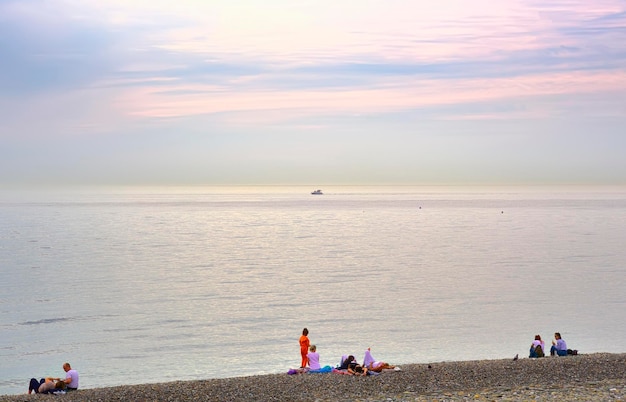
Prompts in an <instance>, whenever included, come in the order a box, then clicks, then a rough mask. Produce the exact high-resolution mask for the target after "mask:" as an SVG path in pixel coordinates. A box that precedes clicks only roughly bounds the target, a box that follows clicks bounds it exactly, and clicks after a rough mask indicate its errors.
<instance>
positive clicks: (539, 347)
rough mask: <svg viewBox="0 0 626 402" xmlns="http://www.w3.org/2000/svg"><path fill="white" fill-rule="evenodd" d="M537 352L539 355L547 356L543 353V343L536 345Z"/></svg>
mask: <svg viewBox="0 0 626 402" xmlns="http://www.w3.org/2000/svg"><path fill="white" fill-rule="evenodd" d="M535 354H537V357H544V356H545V355H544V354H543V348H542V347H541V345H537V346H536V347H535Z"/></svg>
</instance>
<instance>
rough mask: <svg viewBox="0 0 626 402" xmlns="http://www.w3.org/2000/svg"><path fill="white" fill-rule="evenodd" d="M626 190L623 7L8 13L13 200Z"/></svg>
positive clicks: (264, 3)
mask: <svg viewBox="0 0 626 402" xmlns="http://www.w3.org/2000/svg"><path fill="white" fill-rule="evenodd" d="M248 184H268V185H283V184H306V185H312V186H313V187H315V188H317V187H319V186H321V185H323V184H329V185H330V184H415V185H420V184H427V185H431V184H601V185H606V184H619V185H622V184H626V1H625V0H594V1H589V0H552V1H545V0H501V1H493V0H488V1H486V0H472V1H469V0H436V1H435V0H412V1H401V0H381V1H378V0H332V1H328V0H247V1H246V0H229V1H218V0H204V1H201V0H177V1H159V0H119V1H118V0H110V1H106V0H37V1H34V0H0V186H10V185H33V186H40V185H248Z"/></svg>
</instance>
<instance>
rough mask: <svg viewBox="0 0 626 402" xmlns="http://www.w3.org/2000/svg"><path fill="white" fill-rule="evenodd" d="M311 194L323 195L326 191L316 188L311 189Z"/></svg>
mask: <svg viewBox="0 0 626 402" xmlns="http://www.w3.org/2000/svg"><path fill="white" fill-rule="evenodd" d="M311 194H313V195H322V194H324V193H322V190H315V191H311Z"/></svg>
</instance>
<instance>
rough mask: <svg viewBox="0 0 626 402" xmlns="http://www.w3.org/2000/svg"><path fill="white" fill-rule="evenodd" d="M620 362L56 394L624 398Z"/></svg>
mask: <svg viewBox="0 0 626 402" xmlns="http://www.w3.org/2000/svg"><path fill="white" fill-rule="evenodd" d="M625 369H626V353H621V354H612V353H594V354H589V355H585V354H580V355H578V356H567V357H545V358H540V359H529V358H521V359H519V360H516V361H515V360H513V359H512V358H509V359H500V360H474V361H457V362H439V363H422V364H409V365H403V366H402V367H401V371H392V372H383V373H382V374H380V375H378V376H368V377H360V376H359V377H355V376H348V375H340V374H335V373H327V374H301V375H288V374H286V372H285V373H283V374H266V375H257V376H247V377H231V378H222V379H207V380H196V381H177V382H167V383H156V384H142V385H128V386H116V387H106V388H91V389H81V390H79V391H76V392H71V393H68V394H66V395H63V400H64V401H65V402H73V401H91V400H99V401H122V400H154V401H158V400H175V401H194V400H206V401H222V400H229V401H244V400H266V401H267V400H276V401H311V400H316V401H331V400H340V399H346V400H347V399H353V400H361V401H379V400H380V401H382V400H385V401H409V400H410V401H426V400H428V401H433V400H435V401H440V400H448V401H457V400H459V401H460V400H467V398H470V399H472V400H493V399H496V398H497V399H499V400H529V399H531V400H546V399H550V400H561V401H570V400H571V401H573V400H585V401H604V400H608V399H611V400H624V398H626V378H625V377H624V372H625ZM25 383H26V382H25ZM36 398H37V396H34V395H25V394H20V395H2V396H0V401H6V402H16V401H28V400H35V399H36Z"/></svg>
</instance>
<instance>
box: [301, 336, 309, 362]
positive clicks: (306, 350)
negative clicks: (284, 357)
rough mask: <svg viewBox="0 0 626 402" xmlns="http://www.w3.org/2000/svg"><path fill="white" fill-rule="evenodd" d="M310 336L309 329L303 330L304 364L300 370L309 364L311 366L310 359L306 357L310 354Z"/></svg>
mask: <svg viewBox="0 0 626 402" xmlns="http://www.w3.org/2000/svg"><path fill="white" fill-rule="evenodd" d="M308 334H309V330H308V329H306V328H305V329H303V330H302V336H300V355H301V356H302V363H301V364H300V368H305V367H306V366H307V364H309V358H308V357H307V356H306V355H307V353H309V345H310V342H309V338H308V337H307V335H308Z"/></svg>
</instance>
